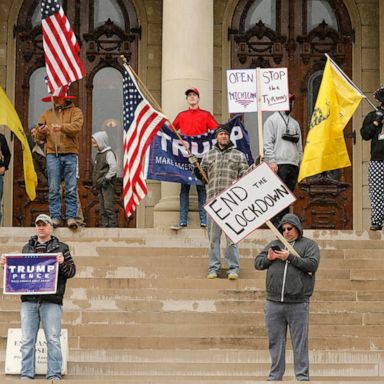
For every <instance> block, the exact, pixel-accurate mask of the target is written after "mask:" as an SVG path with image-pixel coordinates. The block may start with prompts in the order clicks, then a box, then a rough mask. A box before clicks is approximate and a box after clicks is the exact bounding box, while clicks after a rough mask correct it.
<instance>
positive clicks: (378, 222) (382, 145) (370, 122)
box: [360, 85, 384, 231]
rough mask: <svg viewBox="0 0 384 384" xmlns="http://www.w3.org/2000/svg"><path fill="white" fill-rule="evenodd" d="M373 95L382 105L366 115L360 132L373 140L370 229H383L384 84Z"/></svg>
mask: <svg viewBox="0 0 384 384" xmlns="http://www.w3.org/2000/svg"><path fill="white" fill-rule="evenodd" d="M373 95H374V97H375V99H376V100H377V101H378V102H379V103H380V105H379V106H378V107H377V109H375V110H373V111H371V112H369V113H368V115H367V116H366V117H365V119H364V122H363V126H362V128H361V130H360V134H361V137H362V138H363V140H366V141H370V142H371V158H370V161H369V165H368V191H369V199H370V202H371V227H370V230H371V231H381V230H382V228H383V224H384V182H383V181H384V126H383V123H384V85H382V86H381V87H380V88H379V89H378V90H376V92H375V93H374V94H373Z"/></svg>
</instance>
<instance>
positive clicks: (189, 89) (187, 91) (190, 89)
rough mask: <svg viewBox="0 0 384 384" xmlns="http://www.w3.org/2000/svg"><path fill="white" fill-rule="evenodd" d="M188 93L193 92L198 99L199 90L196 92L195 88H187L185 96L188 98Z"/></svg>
mask: <svg viewBox="0 0 384 384" xmlns="http://www.w3.org/2000/svg"><path fill="white" fill-rule="evenodd" d="M190 92H194V93H196V95H197V96H198V97H200V92H199V90H198V89H197V88H188V89H187V90H186V91H185V96H188V93H190Z"/></svg>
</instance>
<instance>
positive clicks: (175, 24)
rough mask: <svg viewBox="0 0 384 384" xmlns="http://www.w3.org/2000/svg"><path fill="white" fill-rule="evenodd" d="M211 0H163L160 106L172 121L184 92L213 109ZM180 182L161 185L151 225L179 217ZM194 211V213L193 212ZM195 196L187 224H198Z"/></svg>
mask: <svg viewBox="0 0 384 384" xmlns="http://www.w3.org/2000/svg"><path fill="white" fill-rule="evenodd" d="M213 25H214V20H213V0H183V1H180V0H163V48H162V55H163V56H162V93H161V101H162V109H163V111H164V113H165V115H166V116H167V117H168V118H169V119H171V120H173V119H174V118H175V117H176V115H177V113H178V112H180V111H182V110H185V109H187V107H188V106H187V103H186V99H185V95H184V92H185V90H186V89H187V88H188V87H196V88H198V89H199V91H200V107H201V108H202V109H206V110H209V111H211V112H212V109H213ZM179 190H180V187H179V184H175V183H165V182H163V183H162V184H161V200H160V201H159V203H158V204H157V205H156V206H155V208H154V226H155V227H159V226H169V225H171V224H176V223H177V222H178V220H179ZM192 211H193V212H192ZM197 223H198V214H197V196H196V192H195V188H192V189H191V193H190V215H189V224H188V225H189V226H197Z"/></svg>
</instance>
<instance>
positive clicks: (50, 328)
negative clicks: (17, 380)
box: [20, 302, 63, 379]
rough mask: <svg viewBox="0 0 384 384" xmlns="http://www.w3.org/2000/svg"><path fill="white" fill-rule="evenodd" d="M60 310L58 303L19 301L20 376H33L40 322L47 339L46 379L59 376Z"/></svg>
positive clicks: (60, 363)
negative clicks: (20, 336) (20, 334)
mask: <svg viewBox="0 0 384 384" xmlns="http://www.w3.org/2000/svg"><path fill="white" fill-rule="evenodd" d="M61 312H62V308H61V305H59V304H52V303H32V302H24V303H21V332H22V340H21V348H20V350H21V377H29V378H34V377H35V345H36V340H37V332H38V331H39V326H40V322H41V325H42V327H43V330H44V334H45V338H46V340H47V379H51V378H53V377H61V366H62V361H63V358H62V354H61V344H60V334H61Z"/></svg>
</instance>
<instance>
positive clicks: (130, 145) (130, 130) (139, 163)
mask: <svg viewBox="0 0 384 384" xmlns="http://www.w3.org/2000/svg"><path fill="white" fill-rule="evenodd" d="M124 68H125V71H124V75H123V121H124V124H123V125H124V144H123V152H124V157H123V195H124V209H125V213H126V215H127V217H130V216H131V215H132V214H133V212H134V211H135V209H136V207H137V206H138V205H139V204H140V201H141V200H142V199H143V198H144V197H145V196H146V195H147V193H148V188H147V184H146V182H145V178H144V175H143V158H144V156H145V153H146V150H147V148H148V146H149V144H150V143H151V142H152V140H153V139H154V137H155V135H156V133H157V132H158V130H159V129H160V128H162V127H163V125H164V124H165V122H166V120H167V119H166V117H165V116H164V115H163V114H161V113H160V112H158V111H156V110H155V109H154V108H153V107H152V106H151V105H150V103H149V102H148V100H146V98H145V97H144V96H143V94H142V93H141V91H140V89H139V87H138V85H137V83H136V80H135V78H134V76H133V74H132V71H131V70H130V69H129V67H128V66H126V65H124Z"/></svg>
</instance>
